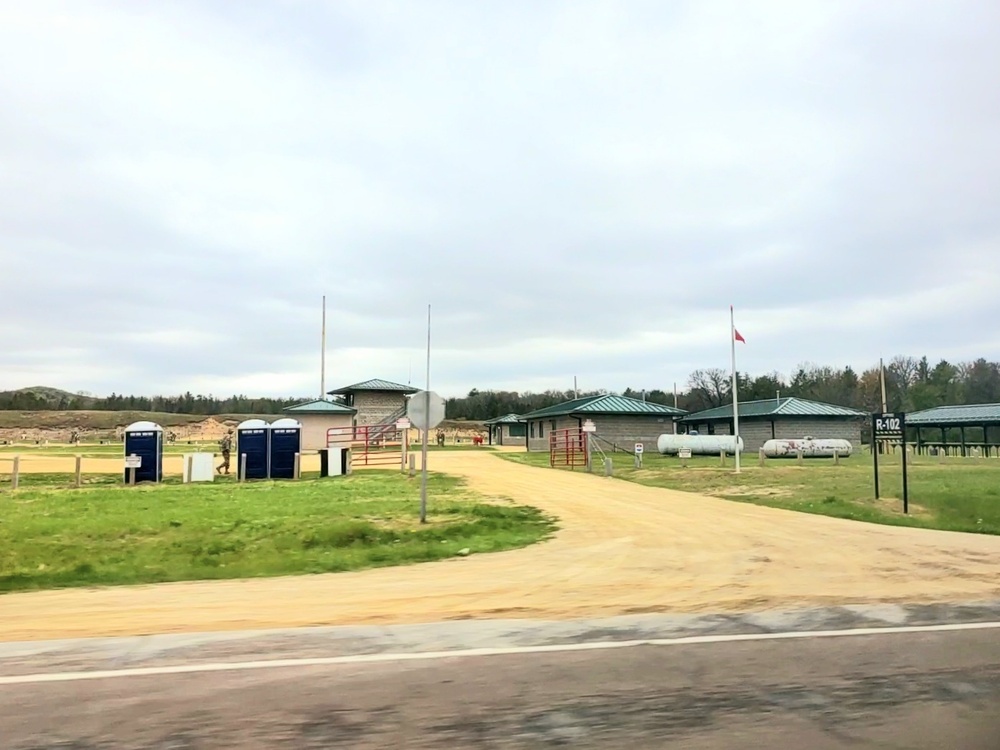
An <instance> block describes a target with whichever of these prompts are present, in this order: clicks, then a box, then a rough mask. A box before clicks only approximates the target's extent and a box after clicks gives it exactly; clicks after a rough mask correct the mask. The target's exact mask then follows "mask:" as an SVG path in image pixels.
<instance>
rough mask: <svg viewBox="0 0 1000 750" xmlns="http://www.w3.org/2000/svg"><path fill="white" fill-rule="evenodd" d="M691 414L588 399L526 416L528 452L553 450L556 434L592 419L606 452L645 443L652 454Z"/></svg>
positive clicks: (623, 399) (608, 398) (616, 399)
mask: <svg viewBox="0 0 1000 750" xmlns="http://www.w3.org/2000/svg"><path fill="white" fill-rule="evenodd" d="M685 414H687V412H685V411H683V410H681V409H675V408H674V407H672V406H666V405H664V404H654V403H651V402H648V401H640V400H639V399H636V398H628V397H627V396H612V395H604V396H587V397H584V398H578V399H574V400H572V401H565V402H563V403H561V404H556V405H555V406H548V407H545V408H544V409H537V410H536V411H533V412H530V413H528V414H524V415H522V416H521V421H522V422H524V423H525V425H526V426H527V449H528V450H529V451H540V450H548V449H549V435H550V433H551V432H552V431H553V430H564V429H574V428H579V427H582V426H583V422H584V420H587V419H590V420H592V421H593V422H594V425H595V426H596V428H597V432H596V436H597V437H596V439H597V440H599V441H600V444H601V446H602V447H604V448H605V449H607V448H609V447H612V446H617V447H619V448H625V449H627V450H630V451H631V450H632V449H633V447H634V446H635V444H636V443H642V444H643V449H644V450H646V451H649V452H653V451H655V450H656V439H657V438H658V437H659V436H660V435H662V434H664V433H670V432H673V431H674V419H675V418H677V417H680V416H683V415H685Z"/></svg>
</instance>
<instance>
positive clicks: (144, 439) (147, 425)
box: [125, 422, 163, 484]
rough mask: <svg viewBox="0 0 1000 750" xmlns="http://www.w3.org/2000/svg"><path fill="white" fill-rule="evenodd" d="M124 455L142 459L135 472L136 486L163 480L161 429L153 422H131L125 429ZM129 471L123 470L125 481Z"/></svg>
mask: <svg viewBox="0 0 1000 750" xmlns="http://www.w3.org/2000/svg"><path fill="white" fill-rule="evenodd" d="M125 455H126V456H138V457H139V458H140V459H142V463H141V464H140V465H139V468H137V469H136V470H135V481H136V484H138V483H139V482H160V481H162V480H163V428H162V427H160V425H158V424H156V423H155V422H133V423H132V424H130V425H129V426H128V427H126V428H125ZM128 474H129V470H128V469H125V481H126V482H127V481H128Z"/></svg>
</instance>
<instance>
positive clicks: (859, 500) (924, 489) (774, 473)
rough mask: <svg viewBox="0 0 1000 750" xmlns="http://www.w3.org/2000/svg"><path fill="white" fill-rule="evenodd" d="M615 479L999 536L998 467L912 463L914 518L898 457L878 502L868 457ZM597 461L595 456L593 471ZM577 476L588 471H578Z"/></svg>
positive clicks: (661, 466)
mask: <svg viewBox="0 0 1000 750" xmlns="http://www.w3.org/2000/svg"><path fill="white" fill-rule="evenodd" d="M500 455H501V456H502V457H503V458H505V459H507V460H510V461H516V462H519V463H526V464H530V465H534V466H548V465H549V455H548V453H541V452H538V453H502V454H500ZM611 457H612V459H613V462H614V476H615V477H617V478H619V479H624V480H627V481H631V482H637V483H639V484H645V485H649V486H651V487H668V488H670V489H675V490H684V491H688V492H695V493H700V494H704V495H713V496H715V497H721V498H725V499H727V500H736V501H740V502H750V503H756V504H758V505H768V506H771V507H775V508H786V509H789V510H798V511H804V512H808V513H819V514H822V515H827V516H837V517H840V518H850V519H854V520H857V521H868V522H872V523H887V524H898V525H905V526H922V527H927V528H937V529H947V530H951V531H968V532H979V533H985V534H1000V460H997V459H971V458H951V459H945V461H944V462H943V463H942V462H941V461H939V460H938V459H937V458H929V457H918V458H916V459H914V458H910V459H908V461H907V463H908V466H909V470H908V472H907V475H908V478H909V498H910V513H909V515H904V514H903V504H902V500H901V499H900V498H901V497H902V471H901V466H900V461H899V459H898V458H895V457H880V460H879V469H880V471H879V475H880V477H881V492H880V494H881V496H882V499H881V500H878V501H876V500H875V499H874V485H873V471H872V462H871V457H870V456H869V455H867V454H856V455H854V456H853V457H851V458H849V459H845V460H842V461H841V463H840V465H835V464H834V462H833V460H832V459H808V460H806V461H805V462H804V463H803V464H802V465H801V466H800V465H798V464H797V463H796V461H795V460H794V459H790V460H788V459H780V460H770V461H767V462H766V464H765V465H764V466H763V467H761V466H760V465H759V464H758V461H757V458H756V456H744V457H743V462H742V463H743V466H742V471H741V473H740V474H739V475H736V474H734V472H733V458H732V456H730V457H729V458H728V459H727V464H728V465H727V467H726V468H723V467H721V466H720V464H719V459H718V457H711V458H709V457H694V458H693V459H691V460H690V461H689V462H688V466H687V468H683V467H682V466H681V462H680V460H679V459H677V458H676V457H674V456H662V455H659V454H655V453H651V454H646V455H645V456H644V457H643V468H642V469H640V470H637V469H636V468H635V466H634V459H633V457H632V456H631V455H628V454H625V453H617V454H611ZM599 461H600V459H599V458H598V457H596V456H595V470H597V471H603V467H602V466H597V464H598V462H599ZM576 471H584V469H580V468H577V469H576Z"/></svg>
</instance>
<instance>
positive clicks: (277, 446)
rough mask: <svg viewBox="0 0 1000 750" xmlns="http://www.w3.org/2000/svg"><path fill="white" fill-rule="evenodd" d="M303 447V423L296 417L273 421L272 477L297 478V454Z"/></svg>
mask: <svg viewBox="0 0 1000 750" xmlns="http://www.w3.org/2000/svg"><path fill="white" fill-rule="evenodd" d="M301 449H302V424H301V423H300V422H298V421H297V420H295V419H288V418H285V419H278V420H275V421H274V422H272V423H271V479H295V455H296V454H297V453H299V452H300V450H301Z"/></svg>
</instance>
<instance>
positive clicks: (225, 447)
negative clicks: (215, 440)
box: [215, 430, 233, 474]
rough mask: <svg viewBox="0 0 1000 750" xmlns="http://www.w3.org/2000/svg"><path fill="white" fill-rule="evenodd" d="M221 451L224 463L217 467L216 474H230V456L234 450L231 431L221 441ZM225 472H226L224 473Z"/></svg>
mask: <svg viewBox="0 0 1000 750" xmlns="http://www.w3.org/2000/svg"><path fill="white" fill-rule="evenodd" d="M219 450H220V451H222V463H221V464H220V465H219V466H217V467H216V469H215V470H216V472H218V473H219V474H222V473H226V474H228V473H229V455H230V454H231V453H232V450H233V431H232V430H230V431H229V432H227V433H226V434H225V435H223V436H222V440H220V441H219ZM223 470H225V471H224V472H223Z"/></svg>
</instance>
